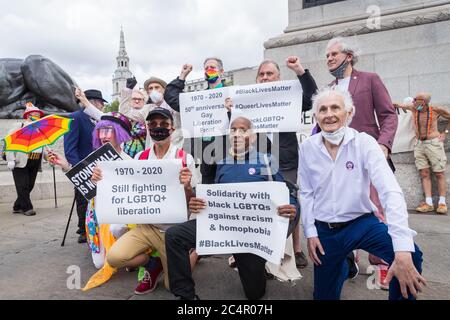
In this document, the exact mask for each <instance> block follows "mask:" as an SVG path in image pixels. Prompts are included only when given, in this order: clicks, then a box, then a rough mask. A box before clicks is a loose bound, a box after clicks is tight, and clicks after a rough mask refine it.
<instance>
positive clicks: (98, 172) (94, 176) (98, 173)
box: [91, 166, 103, 183]
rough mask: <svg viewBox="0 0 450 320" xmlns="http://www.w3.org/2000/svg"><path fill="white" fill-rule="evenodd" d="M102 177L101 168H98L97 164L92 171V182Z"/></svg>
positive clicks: (96, 181)
mask: <svg viewBox="0 0 450 320" xmlns="http://www.w3.org/2000/svg"><path fill="white" fill-rule="evenodd" d="M102 179H103V176H102V169H100V168H99V167H98V166H97V167H95V168H94V171H92V178H91V180H92V182H94V183H98V182H99V181H101V180H102Z"/></svg>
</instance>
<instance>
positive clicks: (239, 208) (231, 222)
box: [196, 182, 289, 265]
mask: <svg viewBox="0 0 450 320" xmlns="http://www.w3.org/2000/svg"><path fill="white" fill-rule="evenodd" d="M261 190H264V191H261ZM197 197H198V198H201V199H204V200H205V201H206V204H207V207H206V209H205V210H203V211H202V212H201V213H200V214H198V216H197V246H196V250H197V253H198V254H200V255H208V254H232V253H253V254H256V255H258V256H260V257H262V258H264V259H266V260H267V261H270V262H272V263H274V264H277V265H279V264H280V262H281V259H282V257H283V256H284V249H285V245H286V236H287V230H288V225H289V220H288V219H287V218H284V217H280V216H279V215H278V212H277V208H278V207H279V206H281V205H286V204H289V190H288V188H287V187H286V184H284V183H281V182H253V183H236V184H216V185H198V186H197Z"/></svg>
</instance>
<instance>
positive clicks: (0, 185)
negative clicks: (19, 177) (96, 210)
mask: <svg viewBox="0 0 450 320" xmlns="http://www.w3.org/2000/svg"><path fill="white" fill-rule="evenodd" d="M5 168H6V165H0V190H1V192H0V203H13V202H14V201H15V200H16V198H17V193H16V188H15V185H14V179H13V176H12V173H11V171H10V170H8V169H7V168H6V169H5ZM55 178H56V196H57V198H63V197H69V198H70V197H73V195H74V191H73V185H72V183H71V182H70V181H69V179H68V178H67V177H66V176H65V175H64V173H63V172H62V171H61V170H60V169H56V170H55ZM54 196H55V193H54V183H53V170H52V169H51V168H50V167H49V166H48V165H46V164H44V165H43V171H42V172H39V173H38V176H37V178H36V183H35V186H34V189H33V192H32V193H31V199H32V200H45V199H53V198H54Z"/></svg>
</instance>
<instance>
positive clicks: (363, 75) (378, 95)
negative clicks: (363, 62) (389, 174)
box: [332, 70, 398, 150]
mask: <svg viewBox="0 0 450 320" xmlns="http://www.w3.org/2000/svg"><path fill="white" fill-rule="evenodd" d="M334 83H335V82H333V83H332V84H334ZM348 91H349V92H350V94H351V96H352V98H353V103H354V105H355V109H356V112H355V116H354V117H353V120H352V123H351V124H350V127H351V128H353V129H355V130H358V131H359V132H365V133H367V134H370V135H371V136H372V137H374V138H375V139H376V140H377V141H378V143H379V144H382V145H385V146H386V147H388V148H389V149H390V150H392V144H393V143H394V137H395V133H396V131H397V126H398V116H397V113H396V112H395V108H394V106H393V105H392V101H391V97H390V96H389V92H388V91H387V89H386V87H385V86H384V84H383V82H382V81H381V79H380V77H379V76H378V75H377V74H376V73H371V72H361V71H356V70H353V72H352V76H351V79H350V86H349V89H348ZM374 111H375V113H374ZM375 114H376V118H378V123H379V126H378V124H377V121H376V118H375Z"/></svg>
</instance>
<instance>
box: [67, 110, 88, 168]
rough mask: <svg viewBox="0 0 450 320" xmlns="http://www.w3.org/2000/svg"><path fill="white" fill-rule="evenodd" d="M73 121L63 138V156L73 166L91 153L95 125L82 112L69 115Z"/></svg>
mask: <svg viewBox="0 0 450 320" xmlns="http://www.w3.org/2000/svg"><path fill="white" fill-rule="evenodd" d="M70 117H71V118H72V119H73V121H72V124H71V127H70V131H69V132H68V133H67V134H66V135H65V136H64V154H65V155H66V158H67V161H69V163H70V164H71V165H72V166H74V165H76V164H77V163H78V162H80V161H81V160H83V159H84V158H86V157H87V156H88V155H89V154H90V153H91V152H92V151H93V149H92V132H93V131H94V128H95V125H94V123H93V122H92V121H91V119H90V117H89V116H88V115H87V114H86V113H84V112H83V110H79V111H76V112H74V113H72V114H71V115H70Z"/></svg>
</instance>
